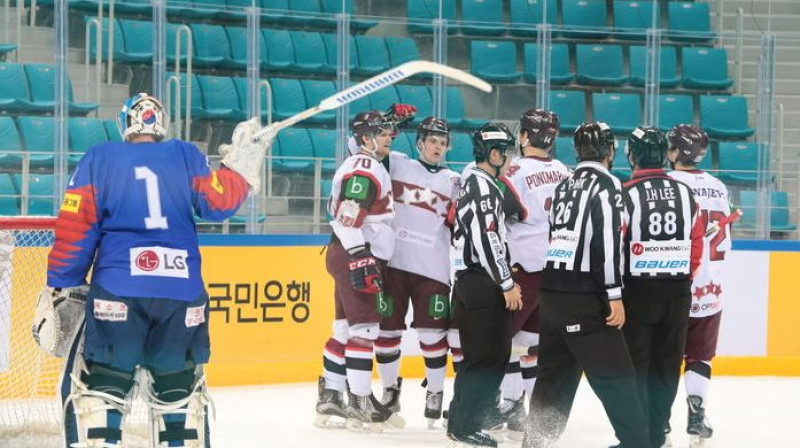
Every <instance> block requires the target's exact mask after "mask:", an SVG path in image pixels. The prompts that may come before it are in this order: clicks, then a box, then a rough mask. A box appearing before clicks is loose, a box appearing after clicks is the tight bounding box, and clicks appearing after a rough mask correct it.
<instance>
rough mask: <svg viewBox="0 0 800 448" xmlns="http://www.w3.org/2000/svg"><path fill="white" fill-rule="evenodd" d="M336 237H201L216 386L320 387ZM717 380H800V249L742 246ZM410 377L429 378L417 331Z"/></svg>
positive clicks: (727, 284) (407, 340) (731, 267)
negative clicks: (328, 260)
mask: <svg viewBox="0 0 800 448" xmlns="http://www.w3.org/2000/svg"><path fill="white" fill-rule="evenodd" d="M328 240H329V237H328V236H327V235H254V236H250V235H202V236H201V239H200V242H201V253H202V256H203V276H204V279H205V282H206V287H207V289H208V292H209V295H210V305H209V307H210V310H211V313H210V314H211V345H212V360H211V364H210V365H209V377H210V380H211V384H212V385H243V384H266V383H278V382H299V381H313V380H314V379H316V377H317V376H318V375H319V373H320V372H321V368H322V347H323V345H324V343H325V341H326V340H327V338H328V337H329V335H330V331H331V330H330V329H331V322H332V321H333V282H332V280H331V278H330V277H329V276H328V274H327V272H326V271H325V254H324V253H322V249H323V248H324V246H325V245H326V244H327V242H328ZM728 260H729V262H728V270H727V272H726V278H725V281H724V283H723V288H724V301H725V305H724V314H723V320H722V330H721V335H720V341H719V350H718V353H719V357H718V358H717V360H716V361H715V374H724V375H793V376H800V323H799V322H800V286H798V285H799V284H800V282H798V279H800V242H794V241H763V242H762V241H735V242H734V250H733V251H732V252H731V253H730V254H729V258H728ZM406 333H407V334H406V335H405V336H404V339H403V352H404V354H405V355H408V357H405V358H404V359H403V364H402V374H403V375H404V376H406V377H422V376H424V368H423V363H422V359H421V356H420V351H419V347H418V346H417V341H416V336H415V334H414V332H413V331H410V332H406Z"/></svg>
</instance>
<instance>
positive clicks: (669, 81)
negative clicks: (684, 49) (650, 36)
mask: <svg viewBox="0 0 800 448" xmlns="http://www.w3.org/2000/svg"><path fill="white" fill-rule="evenodd" d="M677 59H678V56H677V52H676V51H675V47H661V59H660V60H659V72H660V76H659V82H660V83H661V87H667V88H673V87H675V86H677V85H678V60H677ZM630 69H631V78H630V81H631V84H633V85H635V86H640V87H641V86H644V84H645V82H647V74H646V73H647V47H643V46H639V45H631V47H630Z"/></svg>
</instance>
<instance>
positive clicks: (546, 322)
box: [522, 123, 649, 448]
mask: <svg viewBox="0 0 800 448" xmlns="http://www.w3.org/2000/svg"><path fill="white" fill-rule="evenodd" d="M614 150H615V147H614V135H613V133H612V132H611V129H610V128H609V127H608V125H607V124H605V123H584V124H582V125H581V126H580V127H578V129H577V130H576V131H575V151H576V153H577V156H578V162H579V163H578V166H577V167H576V168H575V172H574V173H573V175H572V177H570V178H568V179H566V180H564V181H562V182H561V183H560V184H559V185H558V187H556V191H555V194H554V196H553V202H552V206H551V208H550V233H551V237H550V247H549V249H548V251H547V261H546V265H545V270H544V274H543V276H542V284H541V289H542V290H541V295H540V304H539V306H540V310H541V311H540V319H541V322H540V325H541V339H540V341H539V366H540V368H541V371H540V373H539V379H538V380H537V382H536V386H535V387H534V389H533V397H532V400H531V412H530V414H529V417H528V419H529V425H528V427H527V428H526V433H525V439H524V441H523V444H522V446H523V447H526V448H542V447H548V446H550V445H552V444H553V443H555V441H556V440H557V439H558V438H559V437H560V436H561V433H562V432H563V431H564V428H565V426H566V424H567V419H568V418H569V413H570V410H571V408H572V402H573V400H574V398H575V392H576V391H577V389H578V384H579V383H580V380H581V373H585V374H586V377H587V379H588V380H589V385H591V387H592V389H593V390H594V392H595V394H597V396H598V397H599V398H600V401H602V403H603V406H604V407H605V410H606V414H607V415H608V418H609V419H610V420H611V425H612V426H613V427H614V432H615V433H616V436H617V439H619V440H620V441H621V442H622V444H621V447H623V448H645V447H647V446H649V440H648V436H647V426H646V424H645V421H644V418H643V416H642V407H641V403H640V401H639V396H638V394H637V392H636V376H635V373H634V370H633V365H632V363H631V358H630V355H628V349H627V347H626V345H625V339H624V337H623V335H622V331H620V329H621V328H622V325H623V324H624V323H625V309H624V308H623V305H622V300H621V298H622V272H621V270H622V267H623V264H622V261H623V258H622V234H623V232H624V226H625V209H624V202H623V193H622V185H621V184H620V181H619V179H617V178H616V177H614V176H612V175H611V174H610V173H609V171H608V170H609V168H610V165H611V161H612V160H613V159H614Z"/></svg>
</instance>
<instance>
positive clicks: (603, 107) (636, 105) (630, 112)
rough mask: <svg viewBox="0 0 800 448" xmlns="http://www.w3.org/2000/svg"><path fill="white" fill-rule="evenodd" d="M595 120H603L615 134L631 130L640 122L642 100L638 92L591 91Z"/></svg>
mask: <svg viewBox="0 0 800 448" xmlns="http://www.w3.org/2000/svg"><path fill="white" fill-rule="evenodd" d="M592 103H593V105H594V108H593V109H594V119H595V121H604V122H606V123H608V125H609V126H611V130H612V131H614V133H615V134H627V133H629V132H633V130H634V129H636V126H638V125H639V124H641V122H642V101H641V96H640V95H639V94H638V93H593V94H592Z"/></svg>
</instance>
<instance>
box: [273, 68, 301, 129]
mask: <svg viewBox="0 0 800 448" xmlns="http://www.w3.org/2000/svg"><path fill="white" fill-rule="evenodd" d="M269 83H270V85H271V86H272V95H273V97H272V119H273V120H284V119H286V118H289V117H291V116H292V115H296V114H298V113H300V112H302V111H304V110H306V109H307V107H306V97H305V93H303V86H302V84H300V80H299V79H288V78H271V79H270V80H269Z"/></svg>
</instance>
